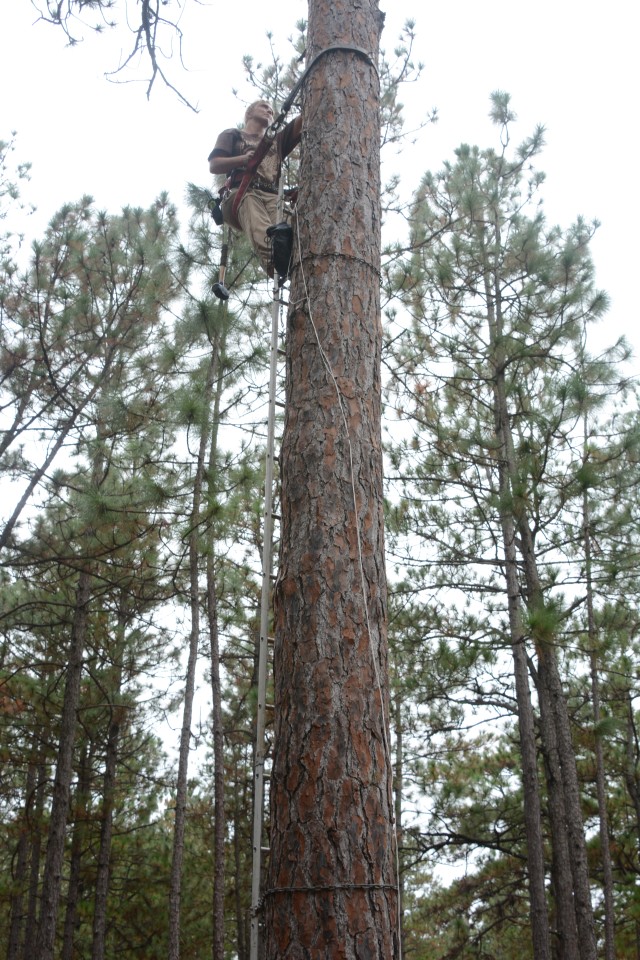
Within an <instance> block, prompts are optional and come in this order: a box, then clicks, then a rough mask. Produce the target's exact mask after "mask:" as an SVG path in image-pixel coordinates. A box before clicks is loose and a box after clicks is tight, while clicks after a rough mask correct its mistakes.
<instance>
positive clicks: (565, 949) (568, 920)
mask: <svg viewBox="0 0 640 960" xmlns="http://www.w3.org/2000/svg"><path fill="white" fill-rule="evenodd" d="M531 669H532V670H534V667H533V664H531ZM535 683H536V690H537V692H538V704H539V706H540V733H541V744H542V746H541V749H542V755H543V758H544V767H545V777H546V781H547V812H548V817H549V829H550V833H551V881H552V891H553V900H554V905H555V911H554V913H555V926H554V930H555V937H556V947H557V949H556V950H555V951H554V952H555V954H556V955H557V956H558V957H561V958H562V960H580V949H579V946H578V928H577V926H576V912H575V907H574V902H573V875H572V871H571V855H570V853H569V841H568V837H567V813H566V809H565V802H564V789H563V786H562V773H561V770H560V759H559V755H558V746H557V738H556V728H555V721H554V719H553V715H552V711H551V704H550V702H549V696H548V693H547V689H546V686H545V685H544V684H543V683H541V682H540V677H539V672H538V671H535Z"/></svg>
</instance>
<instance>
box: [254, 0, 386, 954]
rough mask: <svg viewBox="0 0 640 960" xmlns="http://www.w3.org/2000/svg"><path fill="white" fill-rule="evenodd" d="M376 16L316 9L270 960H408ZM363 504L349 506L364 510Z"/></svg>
mask: <svg viewBox="0 0 640 960" xmlns="http://www.w3.org/2000/svg"><path fill="white" fill-rule="evenodd" d="M380 28H381V17H380V13H379V11H378V8H377V4H376V3H375V0H363V2H356V0H332V2H329V0H311V2H310V4H309V32H308V50H309V60H310V61H311V59H312V58H313V57H315V56H316V55H317V54H318V53H319V52H320V51H321V50H324V49H326V48H327V47H330V46H332V45H336V44H345V45H349V46H351V47H357V48H359V49H361V50H364V51H366V52H367V53H368V54H369V55H370V57H371V62H369V61H367V59H366V58H365V57H364V56H362V55H359V54H358V53H356V52H354V51H353V50H351V51H342V52H332V53H330V54H328V55H326V56H323V57H322V58H321V59H320V60H319V61H318V62H317V65H316V67H315V68H314V70H313V72H312V73H311V74H310V76H309V78H308V80H307V84H306V87H305V94H304V110H303V117H304V131H305V132H304V135H303V137H304V139H303V149H302V155H301V167H300V193H299V199H298V209H299V219H298V224H299V227H298V230H299V232H298V237H299V243H300V248H301V254H299V253H296V254H295V258H294V267H293V279H292V290H291V302H292V305H293V306H292V308H291V309H290V311H289V317H288V331H287V358H286V362H287V385H286V390H287V404H286V413H285V426H284V436H283V443H282V521H281V550H280V572H279V575H278V581H277V584H276V610H275V634H276V636H275V665H274V670H275V747H274V762H273V771H272V786H271V853H270V857H269V871H268V881H267V888H266V890H265V892H264V898H263V899H264V910H265V930H266V948H265V956H266V960H285V958H286V960H293V958H294V957H296V958H297V957H300V958H301V957H305V958H306V960H320V958H322V960H332V958H337V957H339V958H341V960H356V958H364V957H366V958H367V960H392V958H399V956H400V945H399V943H398V919H399V918H398V889H397V878H396V870H395V861H396V851H395V837H394V830H393V823H392V821H393V793H392V768H391V758H390V754H389V728H388V705H389V700H388V681H387V642H386V583H385V570H384V546H383V526H382V456H381V440H380V369H379V365H380V350H381V323H380V309H379V266H380V168H379V146H380V127H379V89H378V87H379V84H378V76H377V72H376V69H375V64H376V63H377V58H378V40H379V31H380ZM354 500H355V504H354Z"/></svg>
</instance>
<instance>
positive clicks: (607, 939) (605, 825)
mask: <svg viewBox="0 0 640 960" xmlns="http://www.w3.org/2000/svg"><path fill="white" fill-rule="evenodd" d="M584 426H585V446H586V436H587V424H586V422H585V425H584ZM582 515H583V535H584V557H585V569H586V587H587V633H588V637H589V664H590V670H591V703H592V709H593V725H594V728H595V730H594V741H595V743H594V750H595V757H596V792H597V797H598V822H599V830H600V850H601V857H602V892H603V900H604V955H605V960H615V956H616V943H615V926H614V905H613V868H612V865H611V848H610V846H609V821H608V817H607V791H606V786H605V769H604V754H603V750H602V737H601V736H600V731H599V730H598V726H599V723H600V719H601V714H600V683H599V679H598V654H597V632H596V621H595V615H594V610H593V578H592V569H591V517H590V509H589V497H588V493H587V491H586V490H585V491H584V494H583V498H582Z"/></svg>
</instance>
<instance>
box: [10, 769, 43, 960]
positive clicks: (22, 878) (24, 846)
mask: <svg viewBox="0 0 640 960" xmlns="http://www.w3.org/2000/svg"><path fill="white" fill-rule="evenodd" d="M35 786H36V766H35V764H34V763H30V764H29V767H28V769H27V779H26V783H25V790H24V797H25V800H24V812H23V814H22V817H21V820H20V822H19V824H18V830H19V835H18V846H17V850H16V857H15V863H16V868H15V874H14V877H13V892H12V894H11V921H10V924H9V943H8V946H7V960H18V956H19V951H20V941H21V940H22V935H23V933H24V922H25V914H24V895H25V888H26V885H27V869H28V865H29V807H30V805H31V799H32V797H33V792H34V790H35Z"/></svg>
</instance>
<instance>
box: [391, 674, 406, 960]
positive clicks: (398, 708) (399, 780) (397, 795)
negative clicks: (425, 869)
mask: <svg viewBox="0 0 640 960" xmlns="http://www.w3.org/2000/svg"><path fill="white" fill-rule="evenodd" d="M394 707H395V709H394V726H395V737H396V744H395V754H396V762H395V767H396V770H395V777H394V783H393V788H394V806H395V820H396V845H397V850H398V871H399V876H398V898H399V899H398V912H399V929H400V945H401V953H400V960H404V956H405V953H404V876H403V868H402V864H401V862H400V851H401V850H402V789H403V782H404V777H403V771H404V766H403V765H404V731H403V727H402V699H401V697H400V694H399V693H397V694H396V697H395V703H394Z"/></svg>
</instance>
